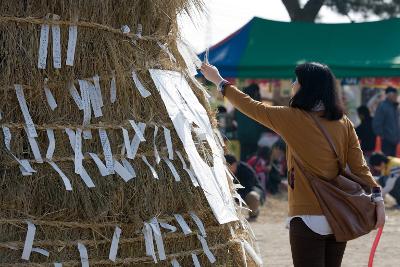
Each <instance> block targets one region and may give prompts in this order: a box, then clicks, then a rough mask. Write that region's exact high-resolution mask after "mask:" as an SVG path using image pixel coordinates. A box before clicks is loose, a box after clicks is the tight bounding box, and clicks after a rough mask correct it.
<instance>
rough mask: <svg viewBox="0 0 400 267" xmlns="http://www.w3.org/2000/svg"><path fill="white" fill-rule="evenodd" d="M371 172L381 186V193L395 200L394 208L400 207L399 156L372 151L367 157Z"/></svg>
mask: <svg viewBox="0 0 400 267" xmlns="http://www.w3.org/2000/svg"><path fill="white" fill-rule="evenodd" d="M369 164H370V166H371V169H372V172H373V174H375V175H376V176H377V181H378V183H379V184H380V185H381V186H382V194H383V195H385V194H389V195H391V196H392V197H393V198H394V199H395V200H396V205H395V206H394V208H396V209H400V179H398V178H399V177H400V158H395V157H388V156H385V155H384V154H382V153H374V154H372V155H371V157H370V159H369Z"/></svg>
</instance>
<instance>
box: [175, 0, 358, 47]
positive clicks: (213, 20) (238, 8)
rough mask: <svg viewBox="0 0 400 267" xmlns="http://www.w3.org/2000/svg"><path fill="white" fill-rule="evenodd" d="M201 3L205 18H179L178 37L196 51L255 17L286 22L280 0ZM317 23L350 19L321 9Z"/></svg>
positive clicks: (352, 16)
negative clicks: (203, 7)
mask: <svg viewBox="0 0 400 267" xmlns="http://www.w3.org/2000/svg"><path fill="white" fill-rule="evenodd" d="M204 3H205V7H206V15H205V14H195V15H194V16H193V18H192V19H190V18H188V16H186V15H182V16H180V18H179V24H180V28H181V31H182V35H183V37H184V38H185V39H186V40H187V41H188V42H189V43H190V44H191V45H192V46H193V48H194V49H195V51H196V52H201V51H203V50H204V49H205V48H206V47H208V46H211V45H213V44H216V43H217V42H219V41H221V40H222V39H224V38H225V37H227V36H228V35H230V34H231V33H233V32H235V31H236V30H238V29H239V28H240V27H242V26H243V25H244V24H246V23H247V22H248V21H249V20H250V19H251V18H253V17H255V16H257V17H261V18H266V19H271V20H278V21H290V19H289V15H288V13H287V11H286V9H285V7H284V5H283V4H282V1H281V0H245V1H243V0H204ZM350 16H351V18H352V19H353V20H355V21H360V20H362V18H361V17H360V16H357V15H354V14H351V15H350ZM318 22H323V23H349V22H350V19H349V18H348V17H346V16H342V15H339V14H337V13H335V12H334V11H333V10H331V9H329V8H327V7H322V9H321V11H320V13H319V18H318Z"/></svg>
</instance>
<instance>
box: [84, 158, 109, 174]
mask: <svg viewBox="0 0 400 267" xmlns="http://www.w3.org/2000/svg"><path fill="white" fill-rule="evenodd" d="M89 155H90V156H91V157H92V159H93V161H94V163H96V165H97V168H98V169H99V172H100V174H101V176H107V175H108V174H109V173H108V170H107V167H106V165H104V164H103V162H102V161H101V159H100V158H99V156H97V154H94V153H89Z"/></svg>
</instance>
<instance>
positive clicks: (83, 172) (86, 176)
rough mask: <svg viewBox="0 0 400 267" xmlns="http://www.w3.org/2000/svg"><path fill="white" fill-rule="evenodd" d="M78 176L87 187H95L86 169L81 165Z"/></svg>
mask: <svg viewBox="0 0 400 267" xmlns="http://www.w3.org/2000/svg"><path fill="white" fill-rule="evenodd" d="M79 176H80V177H81V178H82V180H83V182H84V183H85V184H86V186H87V187H89V188H93V187H96V186H95V185H94V183H93V180H92V178H90V176H89V174H88V173H87V171H86V170H85V168H84V167H83V166H82V168H81V173H79Z"/></svg>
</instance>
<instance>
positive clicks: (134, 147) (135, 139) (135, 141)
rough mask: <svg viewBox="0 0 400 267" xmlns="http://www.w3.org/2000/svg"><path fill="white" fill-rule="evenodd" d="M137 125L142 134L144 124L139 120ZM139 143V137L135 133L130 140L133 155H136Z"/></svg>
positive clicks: (144, 127) (144, 128)
mask: <svg viewBox="0 0 400 267" xmlns="http://www.w3.org/2000/svg"><path fill="white" fill-rule="evenodd" d="M138 127H139V129H140V132H141V133H143V135H144V131H145V130H146V124H145V123H142V122H139V124H138ZM139 144H140V138H139V136H138V134H135V136H134V137H133V139H132V142H131V148H132V153H133V156H135V155H136V153H137V151H138V149H139Z"/></svg>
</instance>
